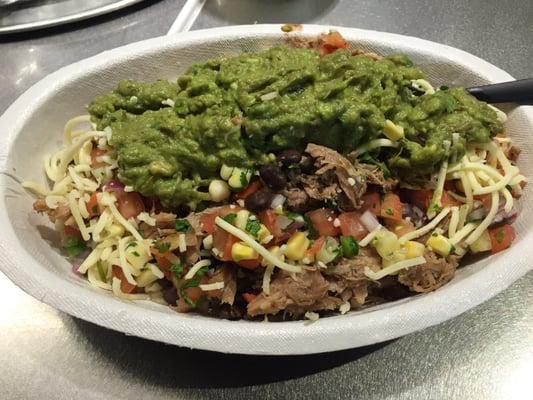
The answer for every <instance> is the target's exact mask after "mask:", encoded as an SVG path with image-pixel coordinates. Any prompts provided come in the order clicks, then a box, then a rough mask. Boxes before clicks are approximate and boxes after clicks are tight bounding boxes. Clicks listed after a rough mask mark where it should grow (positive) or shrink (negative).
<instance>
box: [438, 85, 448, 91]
mask: <svg viewBox="0 0 533 400" xmlns="http://www.w3.org/2000/svg"><path fill="white" fill-rule="evenodd" d="M439 89H440V90H448V89H449V87H448V86H444V85H443V86H441V87H440V88H439Z"/></svg>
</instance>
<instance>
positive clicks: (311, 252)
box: [304, 236, 326, 257]
mask: <svg viewBox="0 0 533 400" xmlns="http://www.w3.org/2000/svg"><path fill="white" fill-rule="evenodd" d="M325 241H326V238H325V237H324V236H320V237H319V238H318V239H316V240H315V241H314V242H313V245H312V246H311V247H310V248H308V249H307V250H306V251H305V253H304V257H314V256H315V254H316V253H318V252H319V251H320V249H321V248H322V246H323V245H324V242H325Z"/></svg>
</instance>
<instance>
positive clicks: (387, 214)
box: [381, 193, 403, 221]
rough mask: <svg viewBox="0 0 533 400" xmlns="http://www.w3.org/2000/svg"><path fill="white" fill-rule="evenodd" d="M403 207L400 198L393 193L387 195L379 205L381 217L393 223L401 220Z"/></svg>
mask: <svg viewBox="0 0 533 400" xmlns="http://www.w3.org/2000/svg"><path fill="white" fill-rule="evenodd" d="M402 212H403V207H402V203H401V201H400V196H398V195H397V194H394V193H387V194H386V195H385V196H384V197H383V202H382V203H381V217H382V218H385V219H392V220H394V221H401V220H402Z"/></svg>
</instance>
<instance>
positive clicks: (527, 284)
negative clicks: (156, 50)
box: [0, 0, 533, 400]
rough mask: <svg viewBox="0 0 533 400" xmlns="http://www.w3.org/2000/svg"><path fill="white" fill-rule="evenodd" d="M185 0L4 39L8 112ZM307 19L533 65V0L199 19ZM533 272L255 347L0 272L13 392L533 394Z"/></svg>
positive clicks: (158, 24)
mask: <svg viewBox="0 0 533 400" xmlns="http://www.w3.org/2000/svg"><path fill="white" fill-rule="evenodd" d="M184 4H185V1H184V0H182V1H173V0H162V1H146V2H142V3H141V4H138V5H137V6H134V7H132V8H130V9H127V10H123V11H120V12H117V13H114V14H111V15H108V16H105V17H100V18H96V19H91V20H88V21H84V22H82V23H77V24H75V25H67V26H65V27H57V28H53V29H47V30H43V31H38V32H30V33H24V34H18V35H9V36H1V37H0V89H1V92H0V112H3V111H4V110H5V109H6V108H7V106H8V105H9V104H10V103H11V102H12V101H13V100H14V99H15V98H16V97H17V96H18V95H20V94H21V93H22V92H23V91H24V90H25V89H27V88H28V87H29V86H31V85H32V84H33V83H35V82H36V81H37V80H39V79H40V78H42V77H43V76H45V75H46V74H48V73H50V72H53V71H54V70H56V69H58V68H59V67H61V66H63V65H67V64H69V63H71V62H74V61H76V60H79V59H82V58H85V57H88V56H90V55H93V54H96V53H98V52H101V51H103V50H106V49H110V48H113V47H116V46H120V45H122V44H126V43H130V42H133V41H137V40H142V39H145V38H149V37H153V36H158V35H163V34H165V33H166V31H167V30H168V28H169V27H170V25H171V24H172V22H173V20H174V18H175V17H176V15H177V14H178V12H179V10H180V9H181V7H182V6H183V5H184ZM256 21H257V22H258V23H261V22H301V23H317V24H331V25H341V26H351V27H358V28H366V29H375V30H383V31H389V32H396V33H401V34H407V35H412V36H419V37H422V38H424V39H429V40H434V41H438V42H442V43H445V44H448V45H451V46H456V47H459V48H461V49H464V50H466V51H469V52H471V53H473V54H475V55H478V56H480V57H482V58H485V59H486V60H488V61H490V62H492V63H493V64H495V65H497V66H499V67H501V68H503V69H505V70H507V71H508V72H509V73H511V74H512V75H514V76H515V77H516V78H526V77H531V76H532V75H533V67H532V65H533V45H532V44H531V43H533V41H532V40H533V23H532V21H533V2H531V1H530V0H515V1H502V0H499V1H497V0H485V1H481V0H475V1H468V2H467V1H460V0H443V1H430V0H414V1H399V0H360V1H359V0H355V1H322V0H319V1H313V2H310V1H304V0H270V1H269V2H265V1H260V0H255V1H254V0H207V3H206V5H205V6H204V8H203V10H202V12H201V14H200V15H199V17H198V18H197V19H196V21H195V22H194V24H193V27H192V29H201V28H208V27H213V26H221V25H229V24H241V23H254V22H256ZM532 289H533V272H530V273H529V274H528V275H526V276H525V277H524V278H522V279H521V280H519V281H518V282H516V283H515V284H514V285H512V286H511V287H510V288H509V289H507V290H506V291H504V292H503V293H501V294H500V295H498V296H496V297H495V298H493V299H492V300H490V301H488V302H486V303H484V304H482V305H481V306H478V307H476V308H475V309H473V310H471V311H469V312H467V313H465V314H463V315H461V316H459V317H457V318H455V319H453V320H450V321H448V322H446V323H443V324H441V325H438V326H436V327H432V328H429V329H426V330H424V331H421V332H418V333H415V334H412V335H408V336H405V337H403V338H400V339H398V340H395V341H392V342H388V343H384V344H379V345H376V346H371V347H366V348H360V349H354V350H347V351H341V352H334V353H329V354H322V355H313V356H296V357H250V356H238V355H224V354H218V353H210V352H204V351H194V350H189V349H183V348H178V347H173V346H168V345H164V344H160V343H155V342H150V341H147V340H143V339H139V338H135V337H128V336H125V335H123V334H121V333H117V332H113V331H109V330H107V329H104V328H100V327H98V326H95V325H93V324H90V323H87V322H84V321H81V320H78V319H75V318H72V317H70V316H68V315H66V314H63V313H61V312H59V311H56V310H54V309H52V308H51V307H49V306H47V305H44V304H41V303H39V302H38V301H36V300H34V299H33V298H31V297H30V296H28V295H26V294H25V293H23V292H22V291H21V290H20V289H18V288H17V287H15V286H14V285H13V284H12V283H11V282H10V281H9V280H8V279H7V278H5V277H4V276H3V275H1V274H0V299H1V303H2V308H1V310H0V332H1V333H0V387H1V388H2V394H1V395H0V398H5V399H110V398H111V399H128V400H131V399H132V398H148V399H151V398H161V399H167V398H169V399H170V398H174V399H176V398H179V399H182V398H183V399H189V398H193V399H203V398H205V399H248V398H255V399H257V398H261V399H262V398H276V399H277V398H284V399H300V398H320V399H326V398H331V399H337V398H361V399H466V398H471V399H526V398H531V393H533V381H532V379H531V375H532V373H533V290H532Z"/></svg>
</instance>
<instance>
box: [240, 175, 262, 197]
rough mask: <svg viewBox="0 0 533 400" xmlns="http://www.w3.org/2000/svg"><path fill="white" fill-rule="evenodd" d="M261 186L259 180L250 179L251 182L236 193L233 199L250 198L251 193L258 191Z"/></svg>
mask: <svg viewBox="0 0 533 400" xmlns="http://www.w3.org/2000/svg"><path fill="white" fill-rule="evenodd" d="M261 186H262V184H261V181H260V180H259V179H252V181H251V182H250V183H249V184H248V186H246V188H245V189H244V190H242V191H240V192H239V193H236V194H235V196H233V197H235V199H243V200H244V199H245V198H247V197H248V196H250V195H251V194H252V193H253V192H255V191H257V190H259V189H260V188H261Z"/></svg>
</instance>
